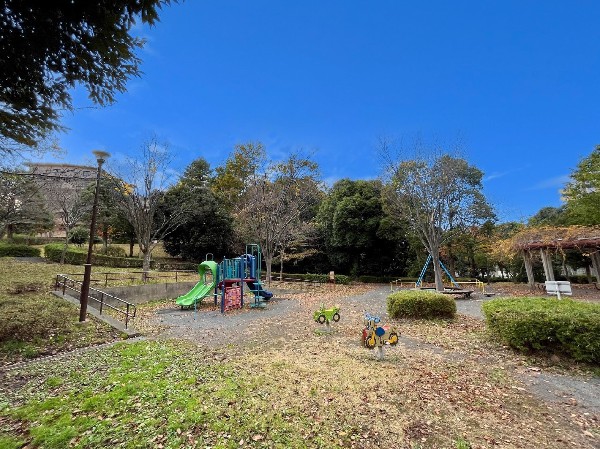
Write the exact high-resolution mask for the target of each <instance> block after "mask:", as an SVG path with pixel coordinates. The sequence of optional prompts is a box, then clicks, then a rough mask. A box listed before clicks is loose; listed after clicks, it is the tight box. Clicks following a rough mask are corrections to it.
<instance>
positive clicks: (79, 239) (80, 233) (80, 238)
mask: <svg viewBox="0 0 600 449" xmlns="http://www.w3.org/2000/svg"><path fill="white" fill-rule="evenodd" d="M89 236H90V231H89V230H88V229H85V228H82V227H81V226H77V227H76V228H73V230H72V231H71V234H70V235H69V242H71V243H74V244H75V245H79V246H81V245H83V244H84V243H85V242H87V241H88V238H89Z"/></svg>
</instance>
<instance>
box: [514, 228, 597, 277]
mask: <svg viewBox="0 0 600 449" xmlns="http://www.w3.org/2000/svg"><path fill="white" fill-rule="evenodd" d="M512 240H513V242H512V246H513V249H515V250H517V251H519V252H520V253H521V255H522V256H523V260H524V261H525V271H526V272H527V282H528V284H529V285H530V286H534V285H535V280H534V278H533V263H532V260H533V258H534V257H535V253H536V252H537V251H539V255H540V258H541V259H542V265H543V267H544V276H545V278H546V280H547V281H554V280H555V279H554V271H553V270H552V259H551V256H550V252H551V251H552V250H554V251H563V250H565V249H578V250H579V251H581V252H582V253H583V254H585V255H587V256H589V257H590V259H591V261H592V269H593V270H594V272H595V274H596V280H597V282H598V283H599V284H600V227H596V226H594V227H589V226H585V227H584V226H569V227H555V228H531V229H527V230H525V231H522V232H520V233H518V234H517V235H515V236H514V237H513V239H512Z"/></svg>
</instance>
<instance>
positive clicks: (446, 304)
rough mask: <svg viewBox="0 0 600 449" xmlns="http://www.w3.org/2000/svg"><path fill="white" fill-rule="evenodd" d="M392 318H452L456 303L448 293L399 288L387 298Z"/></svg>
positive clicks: (454, 313)
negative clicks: (399, 289)
mask: <svg viewBox="0 0 600 449" xmlns="http://www.w3.org/2000/svg"><path fill="white" fill-rule="evenodd" d="M387 311H388V314H389V315H390V316H391V317H392V318H427V319H429V318H453V317H454V315H456V303H455V302H454V298H452V297H451V296H450V295H444V294H442V293H436V292H430V291H425V290H401V291H398V292H395V293H392V294H391V295H389V296H388V298H387Z"/></svg>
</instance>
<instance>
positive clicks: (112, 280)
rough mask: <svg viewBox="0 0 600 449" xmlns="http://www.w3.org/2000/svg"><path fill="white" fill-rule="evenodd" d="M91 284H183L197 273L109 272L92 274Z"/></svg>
mask: <svg viewBox="0 0 600 449" xmlns="http://www.w3.org/2000/svg"><path fill="white" fill-rule="evenodd" d="M64 275H65V276H69V277H71V278H75V279H77V278H83V274H82V273H65V274H64ZM92 276H93V278H92V279H91V283H92V284H94V285H104V287H108V286H109V284H110V286H114V285H117V284H120V283H123V282H128V283H138V282H141V283H144V284H146V283H151V282H152V281H154V280H161V279H164V280H165V281H173V282H185V281H190V282H191V281H195V279H196V278H197V277H198V272H197V271H195V270H171V271H111V272H99V273H93V274H92Z"/></svg>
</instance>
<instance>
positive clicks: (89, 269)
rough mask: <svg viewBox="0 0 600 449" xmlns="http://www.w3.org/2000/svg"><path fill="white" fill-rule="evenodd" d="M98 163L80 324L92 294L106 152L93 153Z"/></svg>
mask: <svg viewBox="0 0 600 449" xmlns="http://www.w3.org/2000/svg"><path fill="white" fill-rule="evenodd" d="M93 153H94V156H96V161H97V162H98V171H97V172H96V189H95V190H94V206H93V208H92V222H91V223H90V243H89V245H88V252H87V259H86V261H85V265H84V267H85V268H84V271H83V282H82V284H81V296H79V304H80V307H79V322H80V323H81V322H84V321H85V317H86V315H87V305H88V295H89V293H90V280H91V277H92V250H93V249H94V236H95V234H96V214H97V213H98V190H99V189H100V176H101V174H102V164H104V162H105V161H106V159H108V157H109V156H110V154H109V153H107V152H106V151H100V150H95V151H93Z"/></svg>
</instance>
